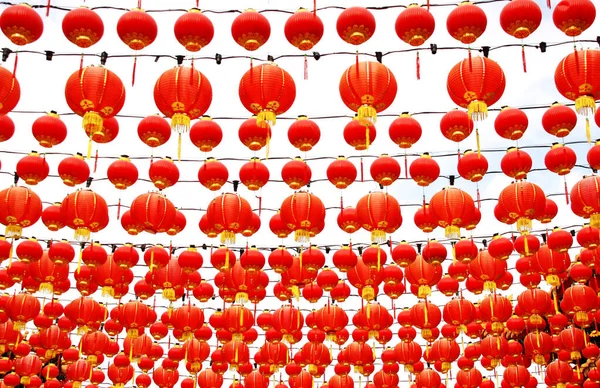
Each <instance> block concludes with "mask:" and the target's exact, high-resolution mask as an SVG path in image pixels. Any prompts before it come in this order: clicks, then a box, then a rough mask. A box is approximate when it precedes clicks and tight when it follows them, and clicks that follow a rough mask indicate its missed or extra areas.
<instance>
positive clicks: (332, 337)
mask: <svg viewBox="0 0 600 388" xmlns="http://www.w3.org/2000/svg"><path fill="white" fill-rule="evenodd" d="M336 339H337V336H336V335H335V333H329V332H328V333H327V335H326V336H325V340H326V341H331V342H335V340H336Z"/></svg>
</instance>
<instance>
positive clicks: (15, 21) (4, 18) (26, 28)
mask: <svg viewBox="0 0 600 388" xmlns="http://www.w3.org/2000/svg"><path fill="white" fill-rule="evenodd" d="M0 28H1V29H2V32H3V33H4V35H5V36H6V37H7V38H8V39H9V40H10V41H11V42H12V43H13V44H16V45H17V46H24V45H26V44H29V43H33V42H35V41H36V40H38V39H39V38H40V37H41V36H42V33H43V32H44V22H43V21H42V18H41V17H40V15H39V14H38V13H37V12H36V11H35V10H34V9H33V8H31V6H30V5H29V4H14V5H11V6H9V7H8V8H6V9H5V10H4V11H3V12H2V15H0Z"/></svg>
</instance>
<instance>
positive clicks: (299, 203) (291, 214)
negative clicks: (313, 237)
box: [281, 191, 325, 242]
mask: <svg viewBox="0 0 600 388" xmlns="http://www.w3.org/2000/svg"><path fill="white" fill-rule="evenodd" d="M281 219H282V221H283V222H284V223H285V224H286V225H287V227H288V228H290V229H292V230H293V231H294V232H295V233H294V238H295V240H296V241H298V242H308V240H309V238H310V231H311V229H313V228H315V227H319V226H320V225H324V223H325V206H324V205H323V202H322V201H321V200H320V199H319V198H318V197H317V196H316V195H314V194H310V193H307V192H304V191H298V192H296V193H294V194H292V195H291V196H289V197H287V198H286V199H284V200H283V203H282V204H281Z"/></svg>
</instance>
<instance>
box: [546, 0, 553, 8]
mask: <svg viewBox="0 0 600 388" xmlns="http://www.w3.org/2000/svg"><path fill="white" fill-rule="evenodd" d="M546 5H547V6H548V9H552V2H551V0H547V1H546Z"/></svg>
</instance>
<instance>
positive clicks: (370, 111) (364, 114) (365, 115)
mask: <svg viewBox="0 0 600 388" xmlns="http://www.w3.org/2000/svg"><path fill="white" fill-rule="evenodd" d="M356 113H357V114H358V119H359V120H367V121H370V122H372V123H375V122H376V121H377V110H376V109H375V108H373V106H371V105H362V106H361V107H359V108H358V110H357V111H356Z"/></svg>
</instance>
